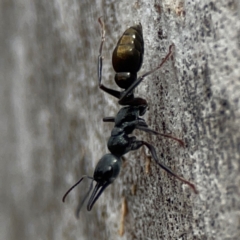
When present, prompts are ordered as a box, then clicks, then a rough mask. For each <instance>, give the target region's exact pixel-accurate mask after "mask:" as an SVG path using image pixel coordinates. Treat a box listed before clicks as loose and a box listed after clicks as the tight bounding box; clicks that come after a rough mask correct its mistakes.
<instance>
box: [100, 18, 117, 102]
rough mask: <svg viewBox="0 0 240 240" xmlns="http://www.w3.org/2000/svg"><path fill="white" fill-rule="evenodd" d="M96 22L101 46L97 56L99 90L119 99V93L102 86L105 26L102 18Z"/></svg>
mask: <svg viewBox="0 0 240 240" xmlns="http://www.w3.org/2000/svg"><path fill="white" fill-rule="evenodd" d="M98 22H99V24H100V26H101V44H100V47H99V55H98V84H99V88H100V89H101V90H103V91H104V92H106V93H108V94H110V95H112V96H113V97H116V98H118V99H119V98H120V97H121V93H120V92H119V91H116V90H113V89H110V88H107V87H105V86H104V85H103V84H102V63H103V56H102V49H103V44H104V42H105V25H104V22H103V21H102V17H100V18H98Z"/></svg>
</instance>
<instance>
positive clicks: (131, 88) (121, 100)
mask: <svg viewBox="0 0 240 240" xmlns="http://www.w3.org/2000/svg"><path fill="white" fill-rule="evenodd" d="M173 47H174V45H173V44H172V45H170V47H169V52H168V54H167V56H166V57H165V58H164V59H163V60H162V62H161V63H160V64H159V65H158V66H157V67H156V68H154V69H152V70H151V71H148V72H146V73H144V74H143V75H142V76H140V77H139V78H138V79H136V80H135V82H134V83H133V84H132V85H131V86H130V87H129V88H128V89H126V90H125V91H124V92H123V94H122V95H121V98H120V99H119V101H118V102H119V104H123V103H124V104H125V98H126V97H127V96H128V94H129V93H131V92H133V90H134V89H135V88H136V87H137V86H138V85H139V84H140V83H141V82H142V81H143V79H144V78H145V77H146V76H148V75H150V74H152V73H154V72H155V71H157V70H158V69H159V68H161V67H162V65H163V64H164V63H165V62H166V61H167V60H168V59H169V58H170V56H171V55H172V53H173V51H172V49H173Z"/></svg>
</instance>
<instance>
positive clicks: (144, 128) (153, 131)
mask: <svg viewBox="0 0 240 240" xmlns="http://www.w3.org/2000/svg"><path fill="white" fill-rule="evenodd" d="M136 129H139V130H142V131H144V132H147V133H151V134H154V135H160V136H162V137H165V138H170V139H172V140H175V141H177V142H178V143H179V144H180V146H182V147H184V146H185V144H184V142H183V141H182V140H181V139H178V138H175V137H173V136H171V135H168V134H163V133H160V132H157V131H155V130H153V129H151V128H148V127H144V126H140V125H137V126H136Z"/></svg>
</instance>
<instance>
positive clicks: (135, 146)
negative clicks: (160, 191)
mask: <svg viewBox="0 0 240 240" xmlns="http://www.w3.org/2000/svg"><path fill="white" fill-rule="evenodd" d="M143 145H145V146H146V147H147V148H148V149H149V151H150V152H151V155H152V157H153V159H154V160H155V162H156V163H157V164H158V165H159V166H160V167H161V168H162V169H164V170H165V171H166V172H167V173H169V174H170V175H172V176H173V177H175V178H177V179H178V180H180V181H181V182H183V183H185V184H187V185H188V186H189V187H190V188H192V190H193V191H194V193H196V194H197V193H198V191H197V189H196V187H195V185H194V184H193V183H191V182H189V181H187V180H186V179H184V178H182V177H180V176H178V175H177V174H176V173H175V172H173V171H172V170H171V169H170V168H169V167H167V166H166V165H165V164H164V163H162V162H160V160H159V159H158V157H157V153H156V150H155V148H154V146H152V145H151V144H149V143H147V142H145V141H137V140H136V141H135V142H132V146H131V150H137V149H138V148H139V147H141V146H143Z"/></svg>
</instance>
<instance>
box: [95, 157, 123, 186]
mask: <svg viewBox="0 0 240 240" xmlns="http://www.w3.org/2000/svg"><path fill="white" fill-rule="evenodd" d="M120 168H121V159H120V158H118V157H116V156H114V155H112V154H110V153H108V154H106V155H104V156H103V157H102V158H101V159H100V160H99V162H98V164H97V166H96V168H95V171H94V175H93V178H94V180H95V181H96V182H97V183H100V184H105V183H106V182H108V183H109V184H110V183H112V182H113V181H114V180H115V179H116V177H117V176H118V174H119V172H120Z"/></svg>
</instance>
